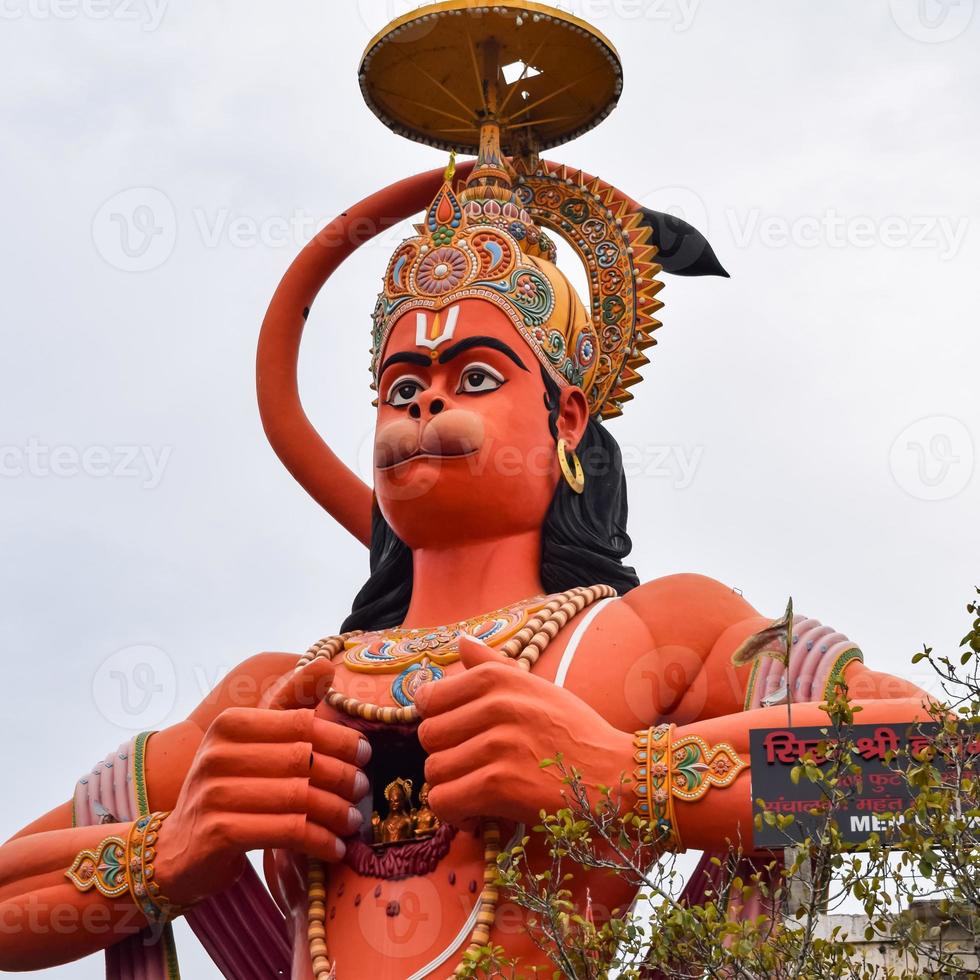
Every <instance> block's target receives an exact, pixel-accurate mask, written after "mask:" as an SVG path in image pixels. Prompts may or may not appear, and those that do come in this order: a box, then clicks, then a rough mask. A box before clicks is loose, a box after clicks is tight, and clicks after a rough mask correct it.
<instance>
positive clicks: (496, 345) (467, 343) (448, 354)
mask: <svg viewBox="0 0 980 980" xmlns="http://www.w3.org/2000/svg"><path fill="white" fill-rule="evenodd" d="M474 347H489V348H490V349H491V350H496V351H500V353H501V354H503V355H504V356H505V357H509V358H510V359H511V360H512V361H513V362H514V363H515V364H516V365H517V366H518V367H519V368H520V369H521V370H522V371H526V370H527V367H526V366H525V364H524V362H523V361H522V360H521V359H520V357H518V355H517V352H516V351H514V350H512V349H511V348H510V347H508V346H507V344H505V343H504V342H503V341H502V340H497V338H496V337H465V338H464V339H463V340H461V341H459V343H457V344H453V346H452V347H447V348H446V349H445V350H444V351H443V352H442V353H441V354H440V355H439V363H440V364H446V363H448V362H449V361H451V360H452V359H453V358H454V357H456V356H458V355H459V354H463V353H465V352H466V351H468V350H472V349H473V348H474Z"/></svg>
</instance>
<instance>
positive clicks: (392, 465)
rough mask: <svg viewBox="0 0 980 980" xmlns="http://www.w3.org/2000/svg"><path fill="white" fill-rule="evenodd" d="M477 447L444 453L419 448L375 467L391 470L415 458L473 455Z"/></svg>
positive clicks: (454, 457) (447, 457)
mask: <svg viewBox="0 0 980 980" xmlns="http://www.w3.org/2000/svg"><path fill="white" fill-rule="evenodd" d="M477 452H479V450H478V449H466V450H461V451H460V452H445V453H433V452H424V451H423V450H421V449H416V450H415V452H413V453H411V454H410V455H408V456H403V457H401V458H400V459H397V460H395V461H393V462H389V463H385V464H378V466H377V469H379V470H393V469H395V468H396V467H399V466H404V465H405V464H406V463H414V462H415V461H416V460H420V459H463V458H464V457H465V456H473V455H475V454H476V453H477Z"/></svg>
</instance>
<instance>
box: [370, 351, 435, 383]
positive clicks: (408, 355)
mask: <svg viewBox="0 0 980 980" xmlns="http://www.w3.org/2000/svg"><path fill="white" fill-rule="evenodd" d="M392 364H414V365H416V366H417V367H432V358H431V357H429V356H428V355H426V354H417V353H416V352H415V351H409V350H406V351H399V352H398V353H397V354H392V355H391V357H389V358H388V359H387V360H386V361H385V362H384V364H382V365H381V370H380V371H379V372H378V377H379V378H380V377H381V375H382V374H384V373H385V371H387V370H388V368H390V367H391V365H392Z"/></svg>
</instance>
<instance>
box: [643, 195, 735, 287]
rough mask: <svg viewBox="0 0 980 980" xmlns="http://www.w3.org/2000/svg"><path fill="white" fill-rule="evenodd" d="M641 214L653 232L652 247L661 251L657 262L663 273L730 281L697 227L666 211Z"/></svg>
mask: <svg viewBox="0 0 980 980" xmlns="http://www.w3.org/2000/svg"><path fill="white" fill-rule="evenodd" d="M642 211H643V220H642V222H641V223H642V224H645V225H648V226H649V227H650V228H651V229H653V244H654V245H656V246H657V248H658V251H657V257H656V259H655V260H654V261H656V262H659V263H660V264H661V265H662V266H663V267H664V272H669V273H670V274H671V275H674V276H724V277H725V278H726V279H728V278H729V275H728V273H727V272H726V271H725V268H724V266H723V265H722V264H721V263H720V262H719V261H718V257H717V256H716V255H715V251H714V249H713V248H712V247H711V245H710V244H709V243H708V239H707V238H705V237H704V235H702V234H701V232H699V231H698V230H697V228H695V227H694V225H690V224H688V223H687V222H686V221H685V220H684V219H683V218H678V217H676V216H675V215H672V214H664V212H663V211H651V210H650V209H649V208H643V209H642Z"/></svg>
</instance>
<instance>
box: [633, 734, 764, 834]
mask: <svg viewBox="0 0 980 980" xmlns="http://www.w3.org/2000/svg"><path fill="white" fill-rule="evenodd" d="M675 727H676V726H674V725H658V726H657V727H656V728H650V729H647V730H646V731H640V732H637V733H636V734H635V735H634V736H633V746H634V749H635V751H634V754H633V758H634V760H635V761H636V763H637V767H636V769H635V770H634V772H633V775H634V778H635V791H636V795H637V799H638V804H637V809H638V811H639V812H640V814H641V815H642V816H644V817H646V818H647V819H649V820H650V821H651V822H652V823H653V824H654V826H655V827H656V828H657V829H658V831H659V833H660V834H661V836H662V837H663V839H664V840H663V843H664V846H665V847H666V848H668V849H669V850H673V851H682V850H683V849H684V846H683V844H682V842H681V836H680V830H679V828H678V826H677V816H676V813H675V810H674V800H675V798H676V799H680V800H684V801H685V802H686V803H693V802H695V801H697V800H700V799H701V798H702V797H703V796H704V795H705V793H707V792H708V790H709V789H710V788H711V787H712V786H716V787H718V788H723V787H725V786H731V784H732V783H733V782H735V780H736V779H737V778H738V776H739V773H741V772H742V770H743V769H746V768H747V767H748V762H746V761H745V760H744V759H742V758H741V757H740V756H739V754H738V753H737V752H736V751H735V749H734V748H733V747H732V746H731V745H729V744H728V743H727V742H719V743H718V744H717V745H714V746H712V745H709V744H708V743H707V742H706V741H705V740H704V739H703V738H701V737H700V736H699V735H685V736H684V737H683V738H680V739H678V740H677V741H674V728H675Z"/></svg>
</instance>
